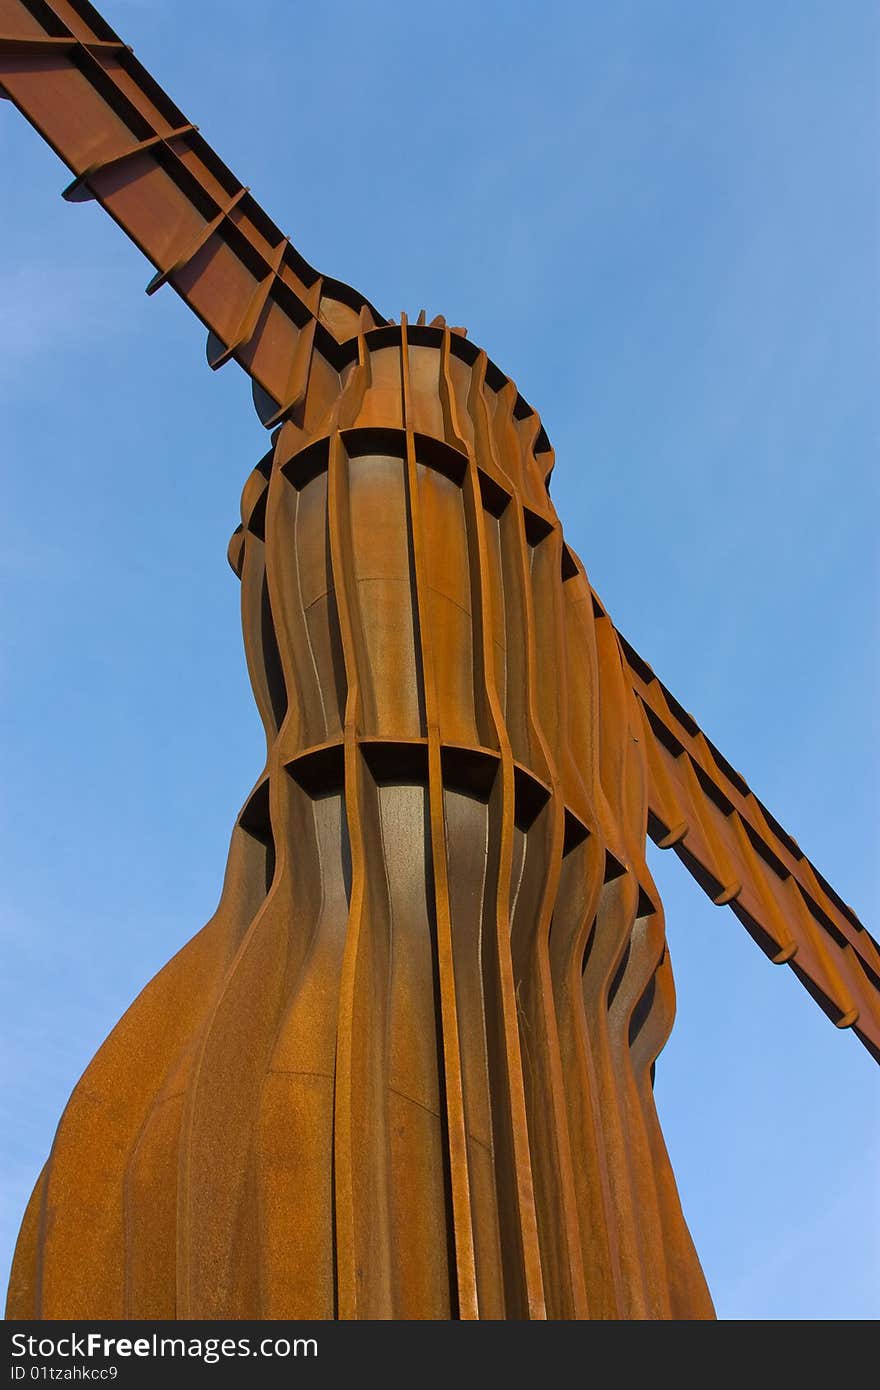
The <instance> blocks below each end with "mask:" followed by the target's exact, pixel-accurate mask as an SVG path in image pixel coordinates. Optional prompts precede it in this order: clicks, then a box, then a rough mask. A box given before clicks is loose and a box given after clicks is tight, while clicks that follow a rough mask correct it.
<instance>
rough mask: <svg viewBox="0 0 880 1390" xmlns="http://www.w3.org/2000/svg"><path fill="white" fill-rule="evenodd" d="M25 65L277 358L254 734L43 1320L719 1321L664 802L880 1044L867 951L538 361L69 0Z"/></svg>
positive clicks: (34, 1299)
mask: <svg viewBox="0 0 880 1390" xmlns="http://www.w3.org/2000/svg"><path fill="white" fill-rule="evenodd" d="M0 17H2V19H0V35H2V37H0V90H2V92H3V94H4V95H5V96H7V97H8V98H9V99H10V100H11V102H12V103H13V104H14V105H15V106H17V107H18V109H19V110H20V111H21V112H22V114H23V115H24V116H25V117H26V118H27V119H28V120H29V121H30V122H31V123H32V124H33V125H34V126H35V128H36V129H37V130H38V131H39V133H40V134H41V135H42V136H43V138H44V139H45V140H47V141H48V143H49V144H50V145H51V146H52V147H53V149H55V151H56V152H57V153H58V154H59V155H60V157H61V158H62V159H63V160H64V161H65V163H67V164H68V165H69V166H70V168H71V169H72V171H73V174H74V179H73V182H72V183H71V184H70V185H69V187H68V188H67V189H66V190H65V194H64V196H65V197H66V198H67V199H69V200H70V201H72V202H78V201H82V200H84V199H97V200H98V202H99V203H101V205H102V206H103V207H104V208H106V210H107V211H108V212H109V213H110V215H111V217H113V218H114V220H115V221H116V222H117V223H118V224H119V225H120V226H121V227H122V228H123V230H124V231H125V232H127V234H128V235H129V236H130V237H131V238H132V240H133V241H134V242H135V243H136V244H137V245H138V246H139V247H140V248H141V250H142V251H143V252H144V253H145V255H146V256H147V257H148V258H149V260H150V261H152V263H153V265H154V266H155V267H156V273H155V275H154V277H153V279H152V280H151V281H150V284H149V286H148V293H153V292H154V291H155V290H157V289H159V288H160V286H162V285H164V284H166V283H168V284H170V285H171V286H172V287H173V288H174V289H175V290H176V291H177V293H178V294H179V295H180V296H181V298H182V299H184V300H185V302H186V303H187V304H189V305H190V307H191V308H192V309H193V310H194V312H195V313H196V314H197V315H198V316H199V318H200V319H201V320H202V322H203V323H204V324H205V325H206V327H207V329H208V335H209V336H208V361H209V364H210V366H211V367H213V368H217V367H220V366H221V365H222V364H223V363H225V362H227V361H228V360H229V359H230V358H234V359H235V360H236V361H237V362H238V363H239V364H240V365H241V366H242V367H243V368H244V369H245V371H246V372H248V373H249V374H250V376H251V377H252V379H253V389H254V400H255V404H256V407H257V410H258V412H259V414H260V418H261V419H262V421H263V423H264V424H265V425H266V426H267V427H270V428H272V429H273V431H274V432H273V434H272V447H271V448H270V450H269V452H268V453H267V454H266V456H265V457H264V458H263V459H262V460H261V461H260V462H259V463H258V465H257V467H256V468H255V469H254V471H253V472H252V473H251V475H250V477H249V478H248V480H247V482H246V484H245V487H244V492H243V494H242V510H241V516H242V523H241V526H239V528H238V529H237V531H236V532H235V535H234V536H233V539H232V543H231V545H230V551H229V556H230V561H231V563H232V566H233V569H234V570H235V572H236V573H237V574H238V575H239V576H240V578H241V583H242V619H243V628H244V640H245V649H246V653H247V661H248V667H249V671H250V676H251V680H252V683H253V687H254V693H255V696H256V700H257V704H258V706H259V709H260V714H261V716H262V720H263V723H264V725H265V732H266V742H267V758H266V765H265V768H264V770H263V772H262V774H261V775H260V777H259V778H258V780H257V783H256V785H255V787H254V790H253V792H252V794H251V795H250V796H249V798H248V800H247V802H246V804H245V806H244V809H243V810H242V812H241V814H240V816H239V817H238V820H237V822H236V825H235V828H234V830H233V834H232V844H231V850H230V855H229V862H228V868H227V872H226V880H225V886H224V890H223V895H222V899H221V902H220V905H219V907H218V910H217V912H216V914H215V916H214V917H213V918H212V920H211V921H210V922H209V923H208V925H207V926H206V927H205V928H204V929H203V930H202V931H201V932H200V933H199V934H198V935H197V936H195V937H194V938H193V940H192V941H190V943H189V944H188V945H187V946H185V947H184V949H183V950H182V951H181V952H180V953H179V954H178V955H177V956H175V957H174V959H173V960H172V961H170V962H169V964H168V965H167V966H166V967H165V968H164V969H163V970H162V971H161V972H160V973H159V974H158V975H157V976H156V978H155V979H154V980H153V981H152V982H151V983H150V984H149V985H147V987H146V989H145V990H144V991H143V993H142V994H141V995H140V996H139V998H138V999H137V1000H136V1001H135V1003H134V1004H133V1005H132V1006H131V1008H130V1009H129V1011H128V1012H127V1013H126V1014H125V1016H124V1017H123V1019H122V1020H121V1022H120V1023H119V1024H118V1026H117V1027H116V1028H115V1029H114V1031H113V1032H112V1033H111V1035H110V1037H109V1038H108V1039H107V1041H106V1042H105V1043H104V1045H103V1046H102V1048H101V1049H100V1051H99V1052H98V1054H97V1056H96V1057H95V1058H94V1060H93V1061H92V1063H91V1065H90V1066H89V1068H88V1069H87V1071H86V1073H85V1075H84V1076H83V1078H82V1080H81V1081H80V1083H79V1085H78V1086H77V1087H76V1089H75V1091H74V1093H73V1096H72V1097H71V1100H70V1103H69V1105H68V1107H67V1109H66V1111H65V1113H64V1116H63V1119H62V1121H61V1123H60V1125H59V1128H58V1132H57V1135H56V1138H55V1142H54V1144H53V1147H52V1152H51V1155H50V1157H49V1160H48V1162H47V1164H46V1166H45V1168H44V1170H43V1173H42V1174H41V1176H40V1178H39V1181H38V1182H37V1185H36V1188H35V1191H34V1194H33V1197H32V1199H31V1202H30V1204H29V1206H28V1209H27V1213H26V1215H25V1218H24V1222H23V1225H22V1230H21V1235H20V1237H19V1242H18V1248H17V1253H16V1258H15V1263H14V1268H13V1273H12V1279H11V1285H10V1292H9V1303H8V1312H9V1315H10V1316H12V1317H18V1318H25V1317H37V1318H62V1317H66V1318H71V1317H76V1318H87V1317H88V1318H97V1317H104V1318H118V1317H132V1318H144V1317H153V1318H161V1317H167V1318H175V1317H176V1318H221V1317H237V1318H241V1317H254V1318H276V1317H296V1318H392V1317H394V1318H545V1317H549V1318H644V1317H651V1318H668V1317H676V1318H702V1317H711V1316H712V1313H713V1310H712V1303H711V1300H710V1297H709V1294H708V1291H707V1288H706V1284H705V1281H704V1278H703V1275H702V1271H701V1269H700V1265H699V1262H698V1260H697V1257H696V1254H695V1252H694V1249H693V1246H692V1243H691V1239H690V1236H689V1233H688V1230H687V1226H686V1224H685V1221H684V1218H683V1216H682V1212H681V1208H680V1205H679V1200H678V1196H677V1192H676V1187H675V1181H674V1178H673V1174H672V1170H671V1168H670V1164H669V1160H668V1158H667V1155H666V1150H665V1147H664V1143H663V1138H662V1135H661V1132H660V1128H659V1124H658V1120H657V1115H656V1112H655V1108H654V1101H653V1094H652V1080H653V1067H654V1062H655V1059H656V1057H657V1055H658V1053H659V1051H660V1049H661V1048H662V1046H663V1044H664V1042H665V1040H666V1038H667V1036H668V1033H669V1030H670V1027H671V1025H672V1020H673V1013H674V994H673V983H672V975H671V970H670V965H669V959H668V955H667V951H666V946H665V933H664V924H663V913H662V908H661V904H660V900H659V897H658V894H657V891H656V888H655V886H654V884H653V882H652V879H651V876H650V873H649V871H648V868H647V865H646V862H645V843H646V836H647V835H648V834H650V836H651V838H652V839H653V840H654V841H655V842H656V843H657V844H658V845H660V846H661V847H664V848H669V847H673V848H674V849H675V850H676V853H677V854H678V856H679V857H680V859H681V860H682V862H683V863H684V864H685V865H686V867H687V868H688V869H689V870H690V871H691V873H692V874H693V875H694V877H695V878H696V879H697V881H698V882H699V883H700V885H701V886H702V887H703V888H704V889H705V891H706V892H707V893H708V894H709V896H710V897H711V899H712V900H713V902H715V903H717V904H719V905H721V904H728V905H729V906H730V908H731V909H732V910H733V911H734V912H735V913H736V915H737V917H738V918H739V919H740V921H741V922H742V923H743V925H744V926H745V927H746V929H747V931H748V932H749V933H750V934H751V935H752V936H753V937H754V939H755V940H756V941H757V942H758V944H759V945H760V946H761V948H762V949H763V950H764V952H765V953H766V954H767V955H768V956H769V957H770V959H771V960H772V961H774V962H775V963H777V964H781V963H783V962H784V963H787V964H788V965H789V967H790V968H791V969H792V970H793V971H794V972H795V974H796V975H797V976H798V978H799V979H800V980H801V981H802V983H803V984H804V985H805V986H806V988H807V989H808V990H809V991H810V993H811V994H812V995H813V996H814V998H815V999H816V1000H817V1001H818V1003H819V1004H820V1005H821V1007H822V1008H823V1009H824V1010H825V1012H826V1013H827V1014H828V1015H829V1016H830V1017H831V1019H832V1020H833V1022H834V1023H835V1024H836V1025H837V1026H838V1027H840V1028H846V1027H851V1028H852V1029H853V1030H854V1031H855V1032H856V1034H857V1035H858V1036H859V1038H860V1039H861V1040H862V1041H863V1042H864V1043H865V1045H866V1046H868V1047H869V1048H870V1049H871V1051H872V1052H873V1053H874V1054H875V1056H876V1055H880V953H878V948H877V945H876V943H875V942H874V941H873V939H872V938H871V936H870V935H869V934H868V932H867V931H866V930H865V929H864V928H863V927H862V925H861V923H860V922H859V920H858V918H857V917H856V915H855V913H854V912H853V911H852V909H851V908H849V907H848V906H847V905H846V904H845V903H843V902H842V901H841V899H840V898H839V897H838V895H837V894H836V893H835V892H834V890H833V889H832V888H831V886H830V885H829V884H828V883H827V882H826V881H825V880H824V879H823V878H822V876H821V875H820V874H819V873H818V871H817V870H816V869H815V868H814V867H813V865H812V864H811V863H810V862H809V860H808V859H807V858H806V857H805V856H804V854H803V853H802V851H801V850H800V849H799V847H798V845H797V844H796V843H795V842H794V841H793V840H792V839H791V837H790V836H789V835H788V834H787V833H786V832H785V830H784V829H783V828H782V827H781V826H780V825H779V824H778V823H777V822H776V821H775V820H774V818H773V816H772V815H771V814H770V813H769V811H768V810H767V809H766V807H764V806H763V805H762V804H761V802H760V801H759V800H758V799H757V797H755V796H754V794H753V793H752V792H751V791H750V789H749V787H748V785H747V783H746V782H745V781H744V780H743V778H742V777H741V776H740V774H739V773H738V772H736V771H735V770H734V769H733V768H732V767H731V766H730V764H729V763H728V762H727V761H726V760H725V759H724V757H723V756H722V755H721V753H719V751H718V750H717V749H716V748H715V747H714V745H713V744H712V743H711V742H710V741H709V739H708V738H707V737H706V736H705V735H704V734H703V733H702V731H701V730H700V728H699V726H698V725H697V723H696V721H695V720H694V719H693V718H692V716H691V715H690V714H688V713H687V712H686V710H685V709H684V708H683V707H682V706H681V705H680V704H679V703H678V701H677V700H675V699H674V698H673V696H672V695H671V694H670V692H669V691H668V690H667V689H666V687H665V686H664V685H663V684H662V682H661V681H660V680H659V679H658V678H657V677H656V676H655V674H654V672H653V671H652V670H651V668H650V667H649V666H648V665H647V664H646V663H645V662H644V661H643V660H642V658H641V657H640V656H639V655H638V654H637V653H636V652H635V651H633V650H632V648H631V647H630V646H629V645H628V643H627V642H626V641H625V640H624V639H623V638H622V637H621V635H620V634H619V633H618V632H617V631H616V630H615V628H614V626H613V624H612V622H611V619H610V618H609V617H608V614H607V612H606V610H605V607H604V605H603V604H602V603H601V602H600V600H599V598H598V597H597V596H596V594H595V593H594V592H593V590H592V589H591V587H590V584H589V583H588V580H587V577H586V575H585V573H584V569H583V566H582V564H581V562H580V560H579V559H578V558H577V556H576V555H574V554H573V552H572V551H571V550H570V549H569V548H568V546H567V545H566V544H565V542H564V540H563V536H562V530H561V527H560V524H559V521H558V518H557V516H556V513H555V511H554V509H553V506H552V504H551V501H550V499H549V496H548V480H549V477H550V473H551V470H552V468H553V462H554V458H553V451H552V449H551V447H550V444H549V441H548V439H547V436H546V434H545V432H544V430H543V428H542V426H541V422H540V420H539V418H538V416H537V414H536V413H535V411H534V410H533V409H532V408H531V406H530V405H528V403H527V402H526V401H525V400H524V399H523V398H522V396H521V395H520V394H519V393H518V391H517V388H516V386H515V385H514V384H513V382H512V381H511V380H510V378H509V377H507V376H506V375H505V374H504V373H503V372H502V371H501V370H500V369H499V368H498V367H497V366H496V365H495V364H494V363H493V362H492V361H491V360H490V359H489V358H488V357H487V355H486V353H485V352H484V351H482V350H481V349H480V348H478V347H476V346H475V345H474V344H473V343H471V342H470V341H469V339H468V338H467V336H466V335H465V332H464V330H462V329H456V328H451V327H449V326H448V325H447V324H446V323H445V322H444V320H443V319H442V318H436V319H434V320H433V322H431V323H426V322H425V319H424V315H420V317H419V319H418V321H417V322H416V323H408V322H407V320H406V318H405V317H402V318H401V321H400V322H399V323H395V322H393V321H391V320H389V319H386V318H385V317H384V316H383V315H382V314H381V313H379V312H378V311H377V310H376V309H375V308H373V306H372V305H371V304H370V303H369V302H368V301H367V300H366V299H364V298H363V297H362V296H361V295H360V294H358V293H356V292H355V291H354V290H352V289H350V288H349V287H348V286H347V285H343V284H341V283H340V282H339V281H336V280H333V279H330V278H328V277H326V276H323V275H320V274H319V273H318V272H317V271H315V270H314V269H313V268H312V267H311V266H310V265H308V264H307V263H306V262H305V261H304V260H303V258H302V257H301V256H300V255H299V254H298V253H297V251H296V250H295V249H294V247H293V246H292V245H291V244H290V242H289V241H288V239H287V238H286V237H285V236H283V235H282V234H281V232H280V231H279V230H278V229H277V227H276V226H275V225H274V223H273V222H272V221H271V220H270V219H269V218H268V217H267V216H266V214H265V213H264V212H263V210H262V209H261V208H260V207H259V206H258V204H257V203H256V202H255V200H254V199H253V198H252V197H251V195H250V194H249V192H248V191H247V189H246V188H244V187H243V186H242V185H241V184H240V183H239V182H238V180H237V179H236V178H235V177H234V176H233V175H232V174H231V173H230V172H229V170H228V169H227V168H226V167H225V165H223V164H222V163H221V161H220V160H219V159H218V158H217V156H216V155H215V154H214V152H213V150H212V149H211V148H210V147H209V145H208V144H207V143H206V142H205V140H204V139H203V138H202V136H201V135H200V134H199V132H198V130H197V128H196V127H195V126H194V125H192V124H191V123H190V122H189V121H188V120H187V119H186V117H185V116H184V115H183V114H182V113H181V112H180V111H179V110H178V108H177V107H176V106H175V105H174V103H173V102H172V101H171V100H170V99H169V98H168V97H167V96H166V95H165V93H164V92H163V91H162V90H161V89H160V88H159V87H158V85H157V84H156V82H155V81H154V80H153V78H152V77H151V76H150V75H149V74H148V73H147V72H146V71H145V70H144V69H143V68H142V67H141V65H140V63H139V62H138V61H137V59H136V58H135V57H134V55H133V53H132V51H131V50H130V49H129V48H128V47H126V45H125V44H123V43H122V42H121V40H120V39H119V37H118V36H117V35H116V34H115V33H114V31H113V30H112V29H111V28H110V26H109V25H108V24H107V23H106V22H105V21H104V20H103V19H102V18H101V17H100V16H99V15H98V14H97V13H96V12H95V11H94V10H93V9H92V7H91V6H90V5H89V4H88V3H86V0H53V4H52V5H49V4H48V3H46V0H0Z"/></svg>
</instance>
